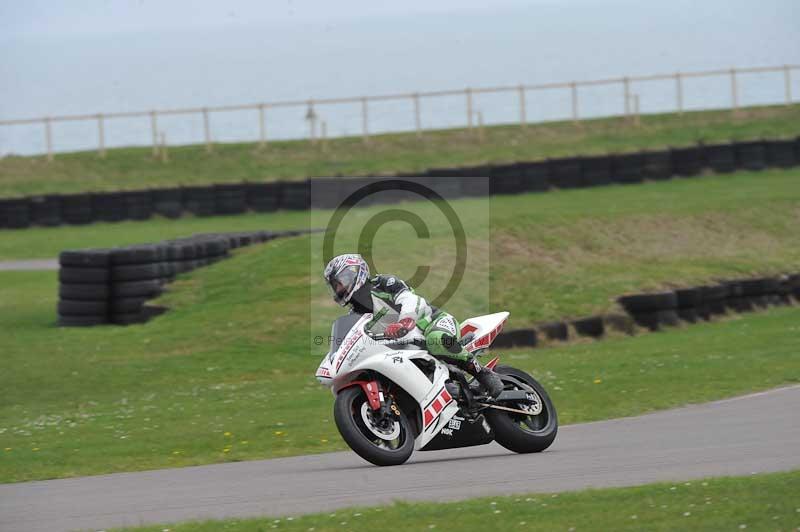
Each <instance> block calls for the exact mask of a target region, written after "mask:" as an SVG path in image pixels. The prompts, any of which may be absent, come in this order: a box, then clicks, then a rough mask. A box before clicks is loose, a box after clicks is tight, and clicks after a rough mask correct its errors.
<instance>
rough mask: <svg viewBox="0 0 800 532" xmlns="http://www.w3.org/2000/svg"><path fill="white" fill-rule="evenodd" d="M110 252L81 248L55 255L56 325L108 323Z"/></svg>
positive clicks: (76, 325)
mask: <svg viewBox="0 0 800 532" xmlns="http://www.w3.org/2000/svg"><path fill="white" fill-rule="evenodd" d="M110 258H111V251H110V250H107V249H84V250H77V251H62V252H61V254H60V255H59V263H60V265H61V268H60V269H59V272H58V278H59V283H60V284H59V289H58V295H59V301H58V324H59V325H61V326H67V327H80V326H91V325H102V324H104V323H108V317H109V316H108V302H109V294H110V290H109V284H108V281H109V274H110Z"/></svg>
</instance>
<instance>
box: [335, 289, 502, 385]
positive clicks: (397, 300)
mask: <svg viewBox="0 0 800 532" xmlns="http://www.w3.org/2000/svg"><path fill="white" fill-rule="evenodd" d="M351 303H352V306H353V310H354V311H355V312H359V313H365V312H372V314H373V321H372V322H371V323H370V324H369V326H370V328H371V330H372V331H375V332H381V331H383V333H384V334H385V335H386V336H388V337H389V338H402V337H403V336H405V335H407V334H408V333H409V332H411V331H413V330H414V328H415V327H419V329H420V330H421V331H422V334H423V335H424V337H425V344H426V347H427V349H428V352H429V353H430V354H431V355H433V356H435V357H438V358H444V359H446V361H447V362H449V363H451V364H453V365H454V366H456V367H459V368H461V369H462V370H465V371H467V372H468V373H469V374H471V375H473V376H474V377H476V378H477V379H478V382H480V383H481V384H482V385H483V386H484V388H486V390H487V391H488V392H489V394H490V395H491V396H493V397H497V396H498V395H499V394H500V392H502V391H503V384H502V381H501V380H500V378H499V377H498V376H497V374H495V373H494V372H493V371H492V370H490V369H489V368H484V367H482V366H481V365H480V364H479V363H478V360H477V359H476V358H475V357H474V356H473V355H472V354H470V353H469V352H468V351H467V350H465V349H464V347H463V346H462V345H461V343H460V342H459V340H461V331H460V327H459V324H458V321H457V320H456V319H455V318H454V317H453V316H452V315H451V314H449V313H447V312H445V311H443V310H441V309H438V308H436V307H434V306H432V305H430V304H429V303H428V302H427V301H426V300H425V298H423V297H422V296H419V295H417V294H416V293H414V290H413V289H412V288H411V287H410V286H408V285H407V284H406V283H405V281H403V280H402V279H399V278H397V277H395V276H393V275H376V276H374V277H371V278H370V279H369V280H368V281H367V282H366V283H364V286H363V287H362V288H361V289H359V290H357V291H356V292H355V293H354V294H353V297H352V299H351Z"/></svg>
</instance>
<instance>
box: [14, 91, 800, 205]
mask: <svg viewBox="0 0 800 532" xmlns="http://www.w3.org/2000/svg"><path fill="white" fill-rule="evenodd" d="M798 134H800V105H792V106H788V107H787V106H772V107H759V108H749V109H747V110H744V111H742V112H741V113H740V114H739V115H736V116H734V115H733V114H732V113H731V112H730V111H703V112H691V113H684V114H683V115H677V114H658V115H646V116H643V117H642V124H641V126H640V127H634V126H632V125H630V124H627V123H626V122H625V121H624V120H622V119H619V118H605V119H596V120H587V121H584V122H582V123H581V126H580V127H576V126H574V125H573V124H572V123H571V122H569V121H565V122H550V123H545V124H538V125H530V126H529V127H528V128H527V129H525V130H523V129H521V128H520V127H519V126H513V125H512V126H495V127H490V128H486V130H485V140H484V141H482V142H479V140H478V136H477V135H476V134H475V132H469V131H467V130H465V129H450V130H441V131H431V132H426V133H425V136H424V140H422V141H420V140H418V139H417V138H416V136H415V135H414V134H413V133H401V134H386V135H378V136H374V137H372V138H371V141H370V144H369V145H368V146H364V144H363V143H362V141H361V139H360V137H348V138H341V139H331V140H330V141H329V143H328V147H327V150H326V151H322V149H321V146H320V145H312V144H311V143H310V142H309V141H306V140H300V141H282V142H271V143H269V145H268V147H267V148H265V149H259V148H258V147H257V146H256V145H255V144H220V145H216V146H215V147H214V151H213V153H206V151H205V146H203V145H193V146H182V147H175V148H170V150H169V162H168V163H162V162H161V161H160V160H156V159H154V158H153V157H152V154H151V148H149V147H142V148H117V149H111V150H108V154H107V156H106V158H104V159H101V158H99V157H98V155H97V153H96V152H94V151H90V152H79V153H66V154H58V155H56V158H55V161H53V162H51V163H48V162H47V161H46V160H45V159H44V157H41V156H39V157H11V156H9V157H5V158H3V159H0V197H6V196H13V195H29V194H44V193H56V192H84V191H96V190H118V189H141V188H146V187H163V186H175V185H177V184H183V185H189V184H206V183H214V182H232V181H243V180H250V181H261V180H274V179H279V178H280V179H300V178H304V177H307V176H330V175H336V174H343V175H353V174H355V175H368V174H380V173H386V172H416V171H421V170H424V169H426V168H431V167H442V166H467V165H476V164H484V163H487V162H491V163H502V162H510V161H517V160H535V159H541V158H544V157H553V156H563V155H574V154H581V155H582V154H594V153H606V152H618V151H631V150H637V149H642V148H658V147H664V146H670V145H671V146H680V145H687V144H692V143H695V142H697V141H698V140H705V141H708V142H713V141H725V140H729V139H736V140H742V139H751V138H760V137H794V136H796V135H798Z"/></svg>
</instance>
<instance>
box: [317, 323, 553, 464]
mask: <svg viewBox="0 0 800 532" xmlns="http://www.w3.org/2000/svg"><path fill="white" fill-rule="evenodd" d="M508 316H509V313H508V312H498V313H495V314H489V315H486V316H479V317H476V318H470V319H468V320H466V321H464V322H463V323H462V324H461V335H462V339H461V345H462V346H464V348H465V349H466V350H467V351H468V352H470V353H472V354H474V355H475V356H482V355H483V354H484V351H485V350H486V349H487V348H488V347H489V346H490V345H491V343H492V342H493V341H494V339H495V338H496V337H497V335H498V334H499V333H500V331H501V330H502V328H503V325H504V324H505V322H506V320H507V319H508ZM374 321H375V320H373V319H372V314H348V315H346V316H342V317H340V318H339V319H337V320H336V321H334V323H333V327H332V329H331V337H330V339H329V340H330V343H331V349H330V350H329V352H328V353H327V354H326V355H325V357H324V358H323V360H322V363H321V364H320V365H319V368H318V369H317V372H316V377H317V379H318V380H319V382H320V383H321V384H322V385H324V386H328V387H330V388H331V391H332V392H333V395H334V396H335V402H334V409H333V411H334V419H335V421H336V427H337V428H338V429H339V433H340V434H341V435H342V438H343V439H344V440H345V442H347V444H348V445H349V446H350V448H351V449H352V450H353V451H355V452H356V453H357V454H358V455H359V456H361V457H362V458H364V459H365V460H367V461H368V462H371V463H373V464H375V465H379V466H389V465H399V464H402V463H404V462H405V461H406V460H408V459H409V457H410V456H411V454H412V453H413V452H414V451H415V450H419V451H432V450H440V449H452V448H459V447H471V446H476V445H485V444H487V443H490V442H492V441H497V443H499V444H500V445H502V446H503V447H505V448H506V449H509V450H511V451H514V452H517V453H535V452H541V451H543V450H545V449H547V448H548V447H549V446H550V445H551V444H552V443H553V441H554V440H555V438H556V433H557V432H558V417H557V414H556V409H555V407H554V406H553V403H552V401H551V400H550V397H549V396H548V394H547V392H546V391H545V389H544V387H543V386H542V385H541V384H540V383H539V382H538V381H536V379H534V378H533V377H532V376H530V375H529V374H527V373H526V372H524V371H522V370H519V369H516V368H513V367H511V366H504V365H497V363H498V361H499V357H495V358H494V359H492V360H491V361H490V362H488V363H487V364H486V366H487V367H489V368H492V369H494V371H495V372H496V373H497V374H498V375H499V377H500V378H501V380H502V381H503V385H504V390H503V391H502V392H501V393H500V395H499V396H498V397H497V398H492V397H491V396H490V395H489V394H487V393H486V391H485V390H484V389H483V388H482V386H481V385H480V383H478V382H477V379H474V378H472V376H471V375H469V374H467V373H465V372H464V371H462V370H461V369H459V368H457V367H455V366H453V365H451V364H448V363H446V362H444V361H442V360H439V359H437V358H436V357H434V356H432V355H431V354H429V353H428V351H427V350H426V348H425V339H424V336H423V335H422V333H421V332H420V331H419V329H415V330H414V331H412V332H410V333H409V334H407V335H406V336H404V337H403V338H399V339H391V338H387V337H386V336H384V335H382V334H379V333H372V332H371V331H370V327H371V326H372V324H373V323H374Z"/></svg>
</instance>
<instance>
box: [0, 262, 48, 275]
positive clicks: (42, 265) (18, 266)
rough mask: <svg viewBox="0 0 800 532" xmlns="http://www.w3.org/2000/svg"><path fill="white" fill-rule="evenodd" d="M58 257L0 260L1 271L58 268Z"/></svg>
mask: <svg viewBox="0 0 800 532" xmlns="http://www.w3.org/2000/svg"><path fill="white" fill-rule="evenodd" d="M57 269H58V259H30V260H7V261H0V272H11V271H35V270H57Z"/></svg>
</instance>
